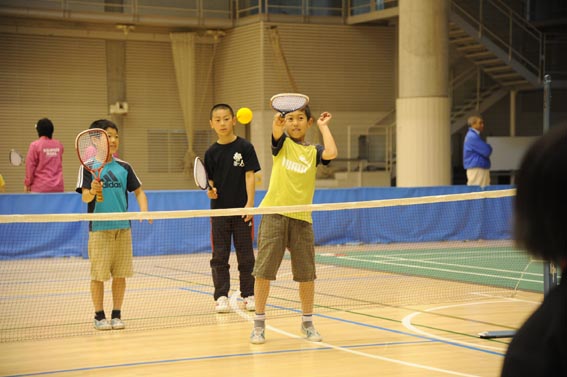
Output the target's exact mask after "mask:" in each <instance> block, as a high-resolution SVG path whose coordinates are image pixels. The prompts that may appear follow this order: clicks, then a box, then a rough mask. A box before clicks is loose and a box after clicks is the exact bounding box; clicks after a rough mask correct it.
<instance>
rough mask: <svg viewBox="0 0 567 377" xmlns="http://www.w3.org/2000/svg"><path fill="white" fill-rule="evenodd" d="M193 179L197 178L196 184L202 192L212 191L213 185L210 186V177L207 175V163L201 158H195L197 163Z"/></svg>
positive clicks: (194, 167) (194, 165)
mask: <svg viewBox="0 0 567 377" xmlns="http://www.w3.org/2000/svg"><path fill="white" fill-rule="evenodd" d="M193 178H195V184H196V185H197V187H199V188H200V189H201V190H210V189H211V185H209V176H208V175H207V169H205V163H204V162H203V160H201V158H200V157H199V156H197V157H195V163H194V164H193Z"/></svg>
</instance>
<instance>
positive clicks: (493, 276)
mask: <svg viewBox="0 0 567 377" xmlns="http://www.w3.org/2000/svg"><path fill="white" fill-rule="evenodd" d="M338 258H339V259H344V260H350V261H355V262H368V263H372V264H382V265H387V266H400V267H411V268H413V269H421V270H430V271H440V272H451V273H455V274H460V275H472V276H482V277H490V278H498V279H504V280H512V281H518V278H513V277H507V276H499V275H491V274H480V273H477V272H468V271H461V270H449V269H446V268H434V267H424V266H416V265H411V264H402V263H393V262H387V261H374V260H368V259H364V258H353V257H338ZM521 280H522V281H529V282H531V283H537V284H543V282H542V281H539V280H530V279H521Z"/></svg>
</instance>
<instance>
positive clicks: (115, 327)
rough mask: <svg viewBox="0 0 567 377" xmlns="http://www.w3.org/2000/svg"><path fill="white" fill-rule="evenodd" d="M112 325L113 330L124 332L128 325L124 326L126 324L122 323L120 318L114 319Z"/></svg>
mask: <svg viewBox="0 0 567 377" xmlns="http://www.w3.org/2000/svg"><path fill="white" fill-rule="evenodd" d="M110 325H111V326H112V330H123V329H124V328H126V325H124V322H122V320H121V319H120V318H112V320H111V321H110Z"/></svg>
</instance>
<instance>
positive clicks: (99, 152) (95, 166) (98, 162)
mask: <svg viewBox="0 0 567 377" xmlns="http://www.w3.org/2000/svg"><path fill="white" fill-rule="evenodd" d="M75 149H76V150H77V155H78V156H79V161H81V164H82V165H83V166H84V167H85V169H87V170H88V171H89V172H91V173H92V174H93V176H94V178H95V179H96V180H97V181H99V182H100V174H101V172H102V169H103V168H104V165H106V162H107V161H108V158H109V156H110V147H109V142H108V134H107V133H106V131H105V130H103V129H102V128H90V129H88V130H85V131H83V132H81V133H80V134H78V135H77V138H76V139H75ZM96 201H97V202H102V201H104V197H103V195H102V193H100V194H98V193H97V195H96Z"/></svg>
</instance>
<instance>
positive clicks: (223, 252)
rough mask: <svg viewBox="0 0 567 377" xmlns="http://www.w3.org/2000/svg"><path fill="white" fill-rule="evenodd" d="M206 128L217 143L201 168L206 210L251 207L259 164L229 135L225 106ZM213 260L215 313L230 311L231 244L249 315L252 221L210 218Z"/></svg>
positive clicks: (231, 120)
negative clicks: (208, 207) (207, 187)
mask: <svg viewBox="0 0 567 377" xmlns="http://www.w3.org/2000/svg"><path fill="white" fill-rule="evenodd" d="M209 122H210V124H211V128H212V129H213V130H214V131H215V132H216V134H217V137H218V140H217V141H216V142H215V143H214V144H213V145H211V146H210V147H209V149H208V150H207V152H205V168H206V170H207V174H208V176H209V184H210V186H211V189H210V190H208V191H207V196H208V197H209V198H210V199H211V209H217V208H241V207H254V194H255V189H256V187H255V177H254V173H255V172H257V171H259V170H260V164H259V162H258V157H257V156H256V151H255V150H254V146H253V145H252V144H251V143H250V142H248V141H247V140H245V139H243V138H241V137H239V136H237V135H235V133H234V126H235V125H236V118H235V116H234V111H233V110H232V108H231V107H230V106H229V105H227V104H216V105H214V106H213V107H212V109H211V113H210V121H209ZM211 228H212V243H213V245H212V246H213V257H212V259H211V270H212V275H213V283H214V286H215V292H214V299H215V302H216V308H215V310H216V312H217V313H226V312H229V311H230V307H229V303H228V291H229V289H230V272H229V269H230V265H229V264H228V261H229V257H230V248H231V239H234V248H235V250H236V257H237V260H238V271H239V273H240V292H241V296H242V298H243V299H244V305H245V307H246V309H247V310H250V311H253V310H255V307H256V306H255V303H254V277H253V276H252V269H253V268H254V250H253V248H252V241H253V234H254V227H253V218H252V216H220V217H212V218H211Z"/></svg>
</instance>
